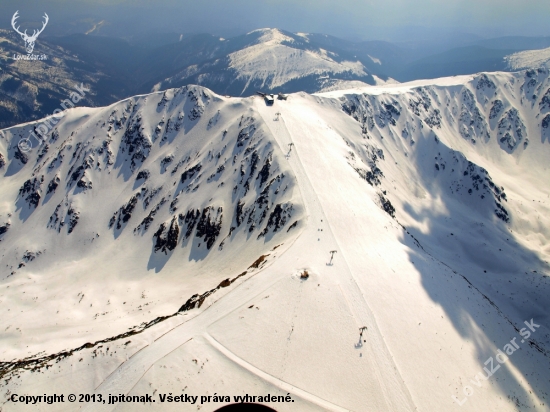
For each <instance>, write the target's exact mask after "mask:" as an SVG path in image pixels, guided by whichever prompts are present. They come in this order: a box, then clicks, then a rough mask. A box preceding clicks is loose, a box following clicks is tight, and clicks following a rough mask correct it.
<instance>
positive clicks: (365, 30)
mask: <svg viewBox="0 0 550 412" xmlns="http://www.w3.org/2000/svg"><path fill="white" fill-rule="evenodd" d="M17 9H19V10H20V14H21V19H20V20H21V21H22V22H23V21H25V20H29V21H33V20H34V21H37V20H38V21H39V20H40V15H41V13H43V12H44V11H45V12H48V14H49V15H50V22H53V21H55V22H56V23H59V25H60V26H58V25H56V28H58V27H63V24H64V25H65V27H71V28H72V29H71V30H72V31H74V30H77V29H76V27H77V26H78V25H79V24H81V25H85V23H84V22H88V23H90V22H94V21H99V20H102V19H105V20H106V22H107V25H106V26H105V28H104V29H103V30H105V31H110V30H115V29H117V28H119V29H121V30H122V29H124V30H128V31H134V30H135V31H149V30H158V31H176V32H187V33H190V32H220V33H223V32H224V31H228V32H230V31H231V30H234V31H239V30H241V31H248V30H250V29H253V28H260V27H278V28H282V29H286V30H289V31H304V32H320V33H327V34H332V35H336V36H340V37H348V38H351V37H355V38H364V39H367V38H368V39H393V40H395V39H397V38H406V37H407V36H409V35H410V34H411V30H412V28H413V27H423V28H427V29H436V31H433V30H418V31H417V32H415V34H423V35H424V36H429V35H435V34H436V33H438V32H441V31H450V32H452V31H457V32H463V33H473V34H476V35H481V36H483V37H494V36H502V35H528V36H536V35H544V36H549V35H550V0H383V1H380V0H340V1H330V0H299V1H294V0H203V1H197V0H193V1H191V0H156V1H154V0H151V1H146V0H111V1H107V0H93V1H92V0H41V1H37V0H2V1H1V4H0V12H1V14H2V16H4V17H3V20H4V24H3V25H2V26H3V27H4V28H9V26H10V18H11V15H12V14H13V12H14V11H15V10H17ZM52 24H53V23H52ZM109 27H110V28H109ZM88 29H89V27H83V28H82V31H86V30H88ZM434 33H435V34H434ZM132 34H133V33H132Z"/></svg>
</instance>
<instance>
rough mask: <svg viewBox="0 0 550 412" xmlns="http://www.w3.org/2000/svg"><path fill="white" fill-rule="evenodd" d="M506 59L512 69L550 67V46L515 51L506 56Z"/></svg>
mask: <svg viewBox="0 0 550 412" xmlns="http://www.w3.org/2000/svg"><path fill="white" fill-rule="evenodd" d="M504 61H505V62H506V65H507V67H508V69H510V70H523V69H529V68H533V67H546V68H550V47H549V48H546V49H541V50H525V51H521V52H517V53H513V54H510V55H508V56H506V57H505V58H504Z"/></svg>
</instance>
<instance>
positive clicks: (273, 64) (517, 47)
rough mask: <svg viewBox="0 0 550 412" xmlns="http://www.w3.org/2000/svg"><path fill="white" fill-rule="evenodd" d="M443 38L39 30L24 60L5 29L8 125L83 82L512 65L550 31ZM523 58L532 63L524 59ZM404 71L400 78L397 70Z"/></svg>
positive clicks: (321, 84) (289, 86) (129, 89)
mask: <svg viewBox="0 0 550 412" xmlns="http://www.w3.org/2000/svg"><path fill="white" fill-rule="evenodd" d="M457 44H462V45H463V46H461V47H459V48H454V49H450V50H444V51H440V52H437V53H435V54H433V52H434V51H435V50H441V48H440V47H439V48H437V47H436V48H434V47H431V46H430V47H425V48H422V47H421V44H416V43H415V44H408V43H400V44H393V43H390V42H385V41H364V42H353V41H348V40H342V39H339V38H336V37H333V36H329V35H324V34H308V33H289V32H286V31H283V30H279V29H259V30H254V31H252V32H250V33H248V34H245V35H240V36H237V37H233V38H230V39H224V38H221V37H219V36H214V35H211V34H196V35H185V36H184V35H177V34H175V33H171V34H170V33H169V34H162V35H160V34H158V35H150V36H140V37H134V38H131V39H129V40H126V39H120V38H112V37H104V36H94V35H86V34H72V35H67V36H50V37H48V36H45V37H41V38H39V40H38V42H37V46H36V50H35V53H42V54H46V55H47V56H49V58H48V60H46V61H33V62H26V61H15V60H13V55H14V54H24V48H23V46H24V44H23V42H22V41H21V39H20V38H19V36H18V35H17V34H16V33H15V32H13V31H12V30H0V47H1V51H0V61H1V62H2V70H1V71H0V127H8V126H11V125H14V124H18V123H22V122H26V121H30V120H35V119H38V118H40V117H43V116H46V115H48V114H51V113H52V112H53V110H55V109H57V108H59V105H60V102H61V101H62V100H64V99H66V98H67V96H68V95H69V94H70V92H71V90H72V89H73V87H74V85H79V84H81V83H84V84H86V85H87V86H88V87H89V88H90V90H91V91H90V93H89V94H88V95H87V96H85V99H83V101H82V102H80V104H81V105H86V106H103V105H106V104H110V103H113V102H115V101H118V100H120V99H123V98H125V97H128V96H131V95H134V94H144V93H149V92H151V91H154V90H163V89H167V88H173V87H182V86H184V85H187V84H199V85H202V86H205V87H208V88H210V89H212V90H213V91H215V92H216V93H220V94H228V95H233V96H249V95H251V94H253V93H255V91H256V90H258V89H261V90H262V91H265V92H287V93H290V92H296V91H305V92H308V93H314V92H318V91H325V90H334V89H338V88H340V89H342V88H351V87H358V86H367V85H376V84H383V83H385V82H388V81H389V82H393V81H395V80H397V81H408V80H414V79H421V78H436V77H443V76H451V75H460V74H471V73H477V72H482V71H497V70H503V71H511V70H514V68H513V67H515V66H510V65H509V62H508V60H506V59H505V57H506V56H509V55H511V54H513V53H517V52H520V51H525V50H531V49H538V48H544V47H550V37H540V38H528V37H505V38H498V39H489V40H479V39H466V40H464V39H462V40H461V41H460V42H457ZM522 68H523V67H522ZM394 79H395V80H394Z"/></svg>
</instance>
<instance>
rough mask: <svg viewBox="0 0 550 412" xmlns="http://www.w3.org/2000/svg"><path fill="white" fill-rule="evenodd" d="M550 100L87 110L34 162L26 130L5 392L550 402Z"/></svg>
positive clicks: (334, 97) (548, 89) (380, 92)
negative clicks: (500, 353)
mask: <svg viewBox="0 0 550 412" xmlns="http://www.w3.org/2000/svg"><path fill="white" fill-rule="evenodd" d="M549 96H550V81H549V74H548V71H547V70H544V69H540V70H531V71H527V72H521V73H514V74H505V73H497V74H480V75H475V76H464V77H456V78H449V79H440V80H436V81H424V82H415V83H409V84H400V85H388V86H380V87H369V88H365V89H364V90H362V91H357V90H354V91H350V92H341V91H339V92H330V93H325V94H320V95H313V96H311V95H307V94H293V95H291V96H289V98H288V100H287V101H277V102H276V103H275V106H274V107H270V106H266V105H265V104H264V102H263V100H262V99H260V98H248V99H225V98H221V97H219V96H216V95H213V94H212V93H210V92H209V91H208V90H205V89H202V88H199V87H188V88H184V89H178V90H170V91H167V92H166V93H164V94H163V93H156V94H151V95H148V96H141V97H136V98H133V99H129V100H127V101H124V102H121V103H118V104H116V105H113V106H111V107H108V108H103V109H76V110H75V109H73V110H71V111H69V112H68V113H67V115H66V116H65V118H64V119H63V120H61V121H60V123H59V124H58V125H57V126H56V130H55V132H54V133H53V134H52V135H51V136H48V149H47V150H45V149H44V148H40V149H39V150H35V151H33V152H31V153H30V154H29V155H28V156H24V155H23V154H22V153H20V152H18V151H17V149H15V147H16V143H17V141H18V140H19V138H20V136H25V135H26V134H27V133H28V131H29V129H31V128H32V125H23V126H20V127H16V128H11V129H7V130H4V131H3V138H2V140H0V142H1V145H2V146H0V153H2V158H3V159H4V162H5V165H4V166H3V167H4V169H3V171H4V175H3V178H2V181H1V185H2V186H1V187H2V191H1V192H0V193H1V194H0V199H1V207H2V211H1V214H2V215H1V219H2V221H0V225H2V227H4V228H5V230H4V233H3V234H2V235H0V236H2V238H1V239H2V241H1V242H0V249H1V252H2V260H1V261H0V263H1V264H2V267H5V268H6V269H7V271H6V273H5V274H3V280H2V284H1V292H0V294H1V298H0V299H1V300H2V305H1V310H2V314H3V316H2V325H1V327H2V330H3V331H4V332H3V334H4V336H3V339H2V340H1V341H0V342H1V343H0V353H1V354H2V357H3V360H5V361H6V363H4V364H2V371H3V376H2V386H3V392H4V398H5V399H6V398H7V395H9V394H10V393H19V394H22V393H29V394H42V393H44V392H57V393H61V392H64V393H66V394H68V393H94V392H96V393H102V394H103V395H104V396H105V395H106V394H109V393H111V394H119V393H127V394H130V395H140V394H145V393H150V394H153V393H154V394H155V396H157V395H158V394H159V393H169V392H171V393H174V394H180V393H188V394H193V395H212V394H214V393H217V394H218V395H240V394H244V393H249V394H251V395H252V394H256V395H260V394H263V395H265V394H266V393H267V392H269V393H270V394H275V395H279V394H283V395H286V394H287V393H290V394H291V395H292V397H293V399H294V400H295V402H294V403H292V404H278V405H271V406H275V408H276V409H277V410H281V411H284V410H300V411H307V410H337V411H340V410H353V411H371V410H372V411H413V410H422V411H434V410H438V411H439V410H441V411H446V410H455V409H456V410H466V411H479V410H509V411H514V410H518V409H519V410H537V411H546V410H549V408H548V400H549V399H548V398H549V390H550V367H549V366H550V360H549V357H550V330H549V327H548V325H549V321H550V319H549V316H548V307H549V304H550V302H549V301H550V298H549V296H550V294H549V289H550V277H549V275H550V267H549V264H548V259H549V255H550V248H549V246H548V239H549V238H550V229H549V227H550V226H549V221H548V216H549V203H550V187H549V182H550V180H549V178H550V173H549V170H548V159H549V156H550V141H549V140H550V100H549ZM277 113H279V114H277ZM226 131H227V133H225V132H226ZM290 144H292V146H289V145H290ZM255 153H256V155H254V154H255ZM218 155H219V156H218ZM254 159H257V160H254ZM199 165H200V166H199ZM222 165H224V166H225V167H224V168H223V169H221V166H222ZM254 165H256V166H254ZM220 169H221V170H220ZM241 171H242V172H241ZM42 176H44V178H42ZM56 176H57V178H58V179H56ZM138 176H139V178H138ZM51 182H53V183H51ZM222 183H224V184H223V185H222ZM49 187H55V190H53V189H52V191H51V193H49V194H48V188H49ZM159 188H160V190H157V189H159ZM266 188H267V190H266ZM143 189H145V190H143ZM285 189H286V190H285ZM176 198H177V199H178V200H177V202H174V200H175V199H176ZM163 199H164V201H163ZM241 204H242V206H239V205H241ZM277 205H279V206H277ZM176 208H177V210H174V209H176ZM220 208H221V209H220ZM130 215H131V216H130ZM147 217H150V218H152V219H153V220H152V222H150V219H147ZM262 217H263V219H262ZM193 221H196V223H195V225H194V226H193V225H192V222H193ZM75 222H76V223H75ZM201 222H202V224H201ZM239 222H240V224H239ZM294 222H297V223H296V225H294ZM191 226H192V230H191V231H190V232H189V236H187V233H188V229H189V227H191ZM176 228H177V229H176ZM201 228H202V229H201ZM232 228H234V229H232ZM266 229H267V230H266ZM218 231H219V233H218ZM230 232H231V234H230ZM199 243H200V244H201V245H200V246H199ZM222 243H223V247H221V246H222ZM279 245H281V246H279ZM277 246H279V247H277ZM220 249H221V250H220ZM330 251H336V254H335V255H334V260H333V262H332V264H330V263H329V259H330V255H329V252H330ZM253 262H254V264H253ZM21 263H23V265H20V264H21ZM19 266H20V267H19ZM245 271H246V273H245ZM304 271H307V273H308V277H307V278H302V277H301V275H302V274H303V273H304ZM12 272H13V273H12ZM241 274H242V276H241V277H239V275H241ZM236 278H238V279H236ZM225 279H229V280H225ZM231 279H236V280H235V281H234V282H231ZM195 293H197V294H198V295H199V296H195V297H193V298H192V299H190V300H189V298H191V296H192V295H193V294H195ZM149 312H150V313H149ZM176 313H178V314H177V315H176V316H171V317H167V318H162V317H161V316H170V315H172V314H176ZM531 319H533V321H534V323H536V324H538V325H540V327H539V328H538V329H536V330H535V332H533V333H531V335H530V336H529V337H528V338H525V339H524V341H523V342H521V343H520V340H521V339H523V338H522V336H520V335H519V332H520V330H521V329H522V328H525V327H526V326H525V324H524V321H530V320H531ZM141 322H145V323H143V324H141V325H140V323H141ZM146 322H149V323H146ZM363 327H367V328H368V329H366V330H364V331H363V332H362V334H361V332H360V328H363ZM129 328H130V329H129ZM514 338H516V342H517V344H518V346H519V347H520V349H519V350H517V351H515V352H514V353H513V354H511V355H510V358H509V360H508V361H507V362H506V363H503V364H502V365H500V368H499V369H498V370H496V371H495V373H494V375H493V376H491V377H489V378H488V379H487V380H485V379H484V377H486V376H487V373H486V372H484V370H483V368H484V367H486V368H489V365H488V364H485V362H486V361H487V359H488V358H490V357H493V358H494V357H495V354H496V352H497V350H498V349H502V348H503V347H504V346H505V345H506V344H508V343H509V342H510V341H511V340H512V339H514ZM86 343H89V344H88V345H86ZM64 349H65V350H66V351H65V352H62V351H63V350H64ZM48 355H52V356H50V357H48ZM25 357H28V359H26V360H24V358H25ZM494 362H495V364H496V363H497V361H496V360H494ZM47 365H49V368H47V367H46V366H47ZM495 368H496V366H495ZM465 386H468V387H469V388H467V389H466V393H468V394H470V395H471V396H470V397H466V396H465V395H464V389H463V388H464V387H465ZM472 392H473V394H472ZM452 396H456V397H457V398H456V399H457V400H458V401H464V399H465V401H464V404H463V405H462V407H460V406H458V405H457V403H456V401H455V400H453V398H452ZM175 405H176V404H171V405H170V404H160V403H159V399H158V398H157V403H155V404H153V405H139V404H120V406H118V407H117V408H116V410H132V411H133V410H152V409H153V410H157V409H158V410H172V409H173V410H176V408H177V410H197V409H198V408H197V406H196V405H176V406H175ZM83 406H86V408H85V410H102V411H103V410H114V409H115V407H114V406H113V405H111V406H109V405H102V404H101V405H97V404H89V405H83ZM219 406H220V405H215V404H206V405H203V406H202V407H201V410H215V409H216V408H217V407H219ZM3 407H4V408H5V409H6V410H24V409H25V408H27V407H26V406H24V405H20V404H13V403H9V402H8V403H5V404H4V406H3ZM43 410H74V408H71V405H67V404H65V405H63V404H58V405H53V406H48V407H45V406H44V407H43Z"/></svg>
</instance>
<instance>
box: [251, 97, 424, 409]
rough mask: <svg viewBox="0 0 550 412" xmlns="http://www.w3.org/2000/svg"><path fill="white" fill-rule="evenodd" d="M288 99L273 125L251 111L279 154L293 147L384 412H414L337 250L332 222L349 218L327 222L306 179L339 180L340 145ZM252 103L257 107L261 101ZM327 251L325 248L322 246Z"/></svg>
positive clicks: (305, 108) (263, 109)
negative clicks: (268, 132)
mask: <svg viewBox="0 0 550 412" xmlns="http://www.w3.org/2000/svg"><path fill="white" fill-rule="evenodd" d="M292 97H293V98H292V100H290V101H288V103H289V104H286V103H287V102H285V103H282V104H280V105H278V106H277V110H278V111H279V113H281V115H280V116H279V120H278V121H271V122H270V121H269V120H270V117H273V114H272V109H271V108H270V107H268V106H266V105H265V104H263V102H261V103H259V104H257V105H256V107H257V109H258V111H259V112H260V113H261V114H262V116H263V118H264V121H265V122H266V124H267V125H268V126H269V127H270V129H271V131H272V134H273V136H275V138H276V139H277V141H278V142H279V144H280V145H281V148H282V149H283V150H284V147H288V145H289V144H290V143H292V144H293V149H292V151H291V152H290V156H289V161H290V165H291V167H292V169H293V171H294V173H295V175H296V177H297V179H298V181H299V186H300V188H301V190H302V193H303V194H304V200H305V203H306V205H307V210H308V214H310V221H311V222H312V223H313V222H327V225H328V231H327V232H328V233H327V235H328V239H326V241H325V242H327V243H328V244H329V248H327V249H326V250H325V253H326V256H327V260H328V256H329V253H328V252H329V251H330V250H336V251H337V254H336V255H335V259H334V263H333V265H330V266H329V265H327V273H326V275H327V276H330V277H331V278H335V281H336V282H337V283H338V285H339V286H340V287H341V290H342V293H343V295H344V297H345V299H346V302H347V303H348V306H349V309H350V311H351V313H352V314H353V316H354V318H355V321H356V323H357V328H358V329H359V328H362V327H365V326H366V327H367V328H368V333H365V336H366V337H367V339H365V340H366V342H362V344H363V345H364V346H365V350H366V353H367V354H368V356H370V357H371V360H370V361H371V362H372V365H373V369H372V370H373V372H374V373H375V374H376V378H377V380H378V383H379V385H380V393H382V394H383V396H384V398H385V401H386V406H387V410H393V411H406V410H414V409H415V407H414V403H413V401H412V399H411V396H410V394H409V392H408V389H407V387H406V386H405V384H404V381H403V379H402V378H401V376H400V374H399V371H398V369H397V367H396V365H395V363H394V361H393V358H392V356H391V354H390V352H389V350H388V348H387V345H386V344H385V342H384V338H383V336H382V334H381V332H380V330H379V329H378V326H377V324H376V320H375V317H374V315H373V313H372V311H371V309H370V308H369V305H368V303H367V301H366V300H365V297H364V295H363V293H362V292H361V290H360V288H359V286H358V285H357V282H356V281H355V279H354V275H353V273H352V272H351V270H350V268H349V266H348V264H347V261H346V251H345V249H343V248H342V247H341V245H342V244H345V242H342V241H341V240H342V239H339V238H338V237H337V236H335V233H334V231H333V230H332V226H331V223H330V222H331V219H339V220H346V219H348V220H349V222H348V225H350V226H351V225H353V224H354V222H353V216H351V215H346V214H341V215H338V216H328V217H327V215H326V214H325V211H324V208H323V204H322V203H321V201H320V200H319V197H318V196H317V192H316V191H315V189H314V188H313V186H312V183H311V180H310V177H309V175H310V174H317V175H318V174H319V171H324V172H325V173H326V174H327V177H328V176H332V177H335V176H337V175H338V172H339V170H331V169H335V166H336V168H337V167H338V166H341V165H342V164H341V163H339V162H338V161H335V159H334V157H333V156H334V154H335V152H334V151H333V150H331V149H332V148H331V146H332V145H334V144H341V143H342V140H341V137H340V136H338V135H337V134H336V132H332V133H331V137H332V138H333V139H331V140H330V141H327V140H325V137H326V129H328V128H329V126H328V125H327V124H326V123H325V122H324V121H322V119H321V118H320V117H319V115H318V114H317V113H315V112H313V111H312V110H311V108H310V107H311V105H308V104H304V103H306V100H305V99H300V98H299V97H298V95H295V96H292ZM256 101H257V102H259V101H260V100H259V99H258V100H256ZM321 136H323V139H321V138H319V137H321ZM300 153H307V158H308V160H309V162H308V163H306V167H307V166H309V167H311V166H313V168H314V170H307V169H306V167H304V164H303V162H302V161H301V160H300V159H301V157H300ZM331 155H332V156H331ZM341 171H342V172H343V171H344V170H343V169H342V170H341ZM308 172H309V173H308ZM317 183H321V184H322V185H323V186H324V192H329V193H330V192H332V193H337V192H338V190H337V188H336V187H335V186H334V185H335V184H336V185H337V184H338V179H337V178H336V179H328V178H327V179H323V180H321V182H319V179H317ZM332 200H333V202H332V203H333V204H331V205H328V210H339V203H340V202H341V201H342V199H341V198H339V197H336V196H335V197H332ZM326 246H327V245H326V243H325V244H324V245H323V247H326ZM333 247H334V248H333ZM360 341H361V339H360V340H359V342H360ZM360 343H361V342H360ZM384 410H385V409H384Z"/></svg>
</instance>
